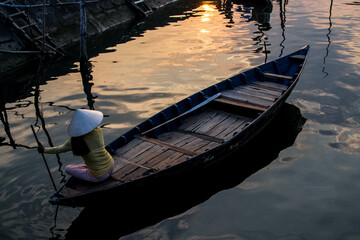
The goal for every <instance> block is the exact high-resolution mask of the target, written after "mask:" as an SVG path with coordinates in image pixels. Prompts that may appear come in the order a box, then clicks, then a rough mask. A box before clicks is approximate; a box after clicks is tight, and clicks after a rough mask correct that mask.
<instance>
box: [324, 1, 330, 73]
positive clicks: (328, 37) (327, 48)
mask: <svg viewBox="0 0 360 240" xmlns="http://www.w3.org/2000/svg"><path fill="white" fill-rule="evenodd" d="M332 7H333V0H331V2H330V10H329V28H328V30H329V31H328V33H327V34H326V37H327V40H328V45H327V46H326V50H325V52H326V54H325V56H324V61H323V68H322V72H323V73H324V78H326V77H327V76H328V75H329V73H328V72H326V71H325V68H326V58H327V57H328V56H329V48H330V44H331V39H330V34H331V27H332V22H331V14H332Z"/></svg>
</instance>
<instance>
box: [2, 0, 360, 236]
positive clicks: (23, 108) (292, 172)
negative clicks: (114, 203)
mask: <svg viewBox="0 0 360 240" xmlns="http://www.w3.org/2000/svg"><path fill="white" fill-rule="evenodd" d="M256 2H257V3H256V4H255V1H250V0H232V1H226V0H225V1H224V0H222V1H220V0H213V1H181V2H177V3H175V4H174V5H171V6H170V7H169V8H167V9H165V10H159V11H156V12H154V14H153V15H152V16H149V17H148V18H147V19H145V20H143V22H139V23H137V24H134V26H133V27H131V28H130V29H124V28H120V29H114V30H112V31H110V32H109V33H105V34H104V35H102V36H96V37H95V39H92V40H91V41H89V45H88V46H89V48H88V51H89V56H90V59H89V60H90V63H91V66H92V69H91V72H90V74H91V78H90V79H88V81H83V79H82V78H81V75H80V73H79V63H78V59H77V58H72V57H69V58H67V59H63V60H62V61H60V62H58V63H56V64H55V65H54V66H51V68H50V67H49V68H48V69H47V71H45V75H44V77H43V78H41V79H40V83H41V84H40V87H39V90H40V92H39V96H35V95H36V94H35V93H34V92H35V91H34V89H35V86H34V85H35V83H36V81H34V82H33V85H31V84H30V83H28V82H26V84H28V85H26V86H20V87H19V82H20V80H19V79H9V81H7V82H6V84H4V85H2V88H4V90H3V93H5V95H6V96H4V98H2V99H0V100H1V113H2V119H1V120H2V123H3V128H2V129H3V130H2V131H1V132H0V133H1V134H0V137H5V140H4V141H2V142H1V147H0V155H1V158H0V180H1V182H2V184H1V186H0V202H1V205H0V236H2V237H3V236H5V237H3V238H4V239H6V240H10V239H50V238H51V236H50V233H49V229H55V230H56V231H57V232H58V233H59V235H61V236H60V237H59V239H64V238H65V236H64V234H65V232H66V231H64V229H68V228H69V226H70V225H71V224H72V221H74V219H76V218H77V217H78V215H79V211H78V210H77V209H70V208H60V210H59V213H58V215H57V221H55V223H54V219H55V217H54V215H55V214H54V212H55V211H54V208H53V206H51V205H49V204H48V197H49V196H50V195H51V193H52V192H53V190H52V189H51V185H50V184H51V183H49V177H48V175H47V173H46V170H45V169H44V164H43V162H42V159H41V156H39V155H38V153H37V151H36V149H35V146H36V143H35V140H34V137H33V135H32V133H31V130H30V128H29V126H30V124H33V125H35V126H36V130H38V135H39V138H40V139H41V140H42V141H43V142H44V143H45V144H48V143H49V141H48V137H47V136H46V135H45V133H44V126H45V127H46V128H47V130H48V131H49V134H50V138H51V139H52V141H53V142H54V144H55V145H57V144H62V143H63V142H64V141H65V140H66V139H67V137H68V136H67V134H66V128H67V125H68V124H69V121H70V119H71V117H72V114H73V111H74V109H76V108H89V107H90V106H92V107H94V108H95V109H96V110H100V111H102V112H103V113H104V115H105V118H104V122H103V126H102V127H103V131H104V137H105V142H106V143H109V142H110V141H112V140H113V139H115V138H117V137H119V136H120V134H122V133H124V132H125V131H127V130H128V129H130V128H131V127H133V126H135V125H136V124H138V123H140V122H142V121H143V120H145V119H146V118H147V117H150V116H152V115H153V114H155V113H157V112H158V111H160V110H162V109H164V108H166V107H167V106H169V105H171V104H173V103H175V102H177V101H179V100H181V99H183V98H184V97H186V96H188V95H191V94H193V93H195V92H197V91H199V90H201V89H203V88H205V87H208V86H210V85H212V84H214V83H217V82H219V81H221V80H223V79H225V78H227V77H229V76H232V75H234V74H235V73H238V72H240V71H244V70H246V69H249V68H253V67H255V66H257V65H259V64H262V63H264V62H266V61H270V60H273V59H276V58H278V57H279V56H284V55H286V54H288V53H290V52H292V51H294V50H297V49H298V48H300V47H302V46H304V45H306V44H310V45H311V48H310V53H309V58H308V62H307V63H306V66H305V68H304V71H303V73H302V75H301V77H300V81H299V83H298V84H297V86H296V87H295V89H294V91H293V92H292V94H291V95H290V97H289V99H288V100H287V102H288V103H290V104H291V105H292V106H293V107H294V108H299V109H300V110H301V114H302V115H303V116H304V117H305V118H306V119H307V121H306V123H305V125H304V126H303V130H302V131H301V132H300V133H299V135H298V136H297V138H296V140H295V142H294V143H293V145H292V146H291V147H289V148H287V149H284V150H282V151H281V152H280V153H279V156H278V157H277V158H276V156H275V157H274V158H276V159H275V160H274V161H273V162H271V163H270V164H269V165H268V166H267V167H265V168H263V169H261V170H259V171H258V172H256V173H255V174H253V175H252V176H251V177H249V178H248V179H246V180H245V181H244V182H243V183H241V184H240V185H239V186H238V187H234V188H230V189H227V190H224V191H221V192H219V193H217V194H215V195H213V196H211V197H210V198H209V199H207V200H205V201H204V202H203V203H201V204H199V205H197V206H194V207H193V208H191V209H190V210H188V211H186V212H184V213H183V214H180V215H177V216H174V217H173V218H168V219H163V220H162V221H161V222H158V223H154V224H153V225H151V226H149V227H146V228H144V229H139V230H138V231H136V232H134V233H133V234H130V235H129V236H126V237H124V239H129V240H132V239H144V238H151V237H152V238H153V239H158V238H161V237H163V238H164V239H174V240H177V239H210V238H212V239H220V238H227V237H229V238H234V239H359V236H360V232H359V225H360V218H359V212H360V205H359V204H358V203H359V202H360V194H359V193H360V186H359V184H358V183H359V182H360V175H359V172H360V162H359V156H360V151H359V147H360V145H359V141H360V131H359V126H360V110H359V106H360V81H359V79H360V67H359V66H360V42H359V41H358V39H359V30H360V29H359V27H360V19H359V16H358V15H359V14H358V13H359V10H360V5H358V4H357V2H355V1H332V0H330V1H328V0H319V1H311V0H304V1H295V0H289V1H283V0H274V1H270V0H263V1H256ZM76 51H77V50H76ZM74 56H77V52H75V53H74ZM32 74H33V73H32ZM16 87H17V88H16ZM36 97H38V100H39V104H38V107H39V110H40V113H41V116H42V117H43V120H44V121H45V124H44V126H43V125H42V121H41V119H40V118H39V116H38V115H36V113H35V104H34V103H35V100H36ZM287 117H288V115H286V116H285V119H284V121H291V119H287ZM275 135H276V133H275ZM269 139H270V140H269V141H268V142H266V143H264V145H266V146H273V145H274V146H277V144H278V142H276V141H273V140H272V139H273V138H272V136H269ZM264 145H261V146H259V148H258V149H259V151H261V150H262V149H263V147H264ZM61 157H62V160H63V162H64V163H66V164H67V163H70V162H76V161H80V160H78V159H76V158H74V157H73V156H72V154H71V153H70V154H65V155H62V156H61ZM238 160H239V161H241V160H242V158H241V156H239V159H238ZM255 160H258V159H254V161H255ZM48 162H49V165H50V169H51V171H52V173H53V174H54V177H55V179H56V181H57V183H58V184H60V176H59V172H58V165H57V161H56V159H53V158H51V157H48ZM235 170H236V169H235ZM234 175H236V174H234ZM229 177H230V176H229ZM235 177H236V176H235ZM214 179H215V180H218V178H217V176H216V175H214ZM215 180H214V182H215ZM220 180H221V179H219V181H220ZM199 192H201V189H200V190H199ZM190 197H192V196H190ZM174 204H175V203H174ZM176 204H181V203H176ZM184 211H185V210H184ZM119 216H121V214H119ZM136 217H138V218H139V219H140V218H141V219H142V218H145V217H147V216H142V215H139V216H136ZM56 224H58V225H57V226H56V228H52V227H53V226H54V225H56ZM334 226H336V227H334ZM101 230H102V229H100V230H99V231H100V232H101ZM159 236H160V237H159Z"/></svg>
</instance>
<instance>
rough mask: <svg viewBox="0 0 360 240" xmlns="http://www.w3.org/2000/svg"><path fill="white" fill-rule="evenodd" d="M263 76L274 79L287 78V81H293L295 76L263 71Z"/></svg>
mask: <svg viewBox="0 0 360 240" xmlns="http://www.w3.org/2000/svg"><path fill="white" fill-rule="evenodd" d="M263 76H264V77H266V78H274V79H279V80H287V81H292V80H293V77H292V76H286V75H281V74H275V73H266V72H264V73H263Z"/></svg>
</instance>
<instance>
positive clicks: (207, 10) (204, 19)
mask: <svg viewBox="0 0 360 240" xmlns="http://www.w3.org/2000/svg"><path fill="white" fill-rule="evenodd" d="M201 8H203V9H204V11H205V12H204V15H203V16H202V18H201V21H202V22H209V21H210V17H211V16H212V15H213V13H214V11H215V9H214V8H212V7H210V6H209V5H208V4H204V5H202V6H201Z"/></svg>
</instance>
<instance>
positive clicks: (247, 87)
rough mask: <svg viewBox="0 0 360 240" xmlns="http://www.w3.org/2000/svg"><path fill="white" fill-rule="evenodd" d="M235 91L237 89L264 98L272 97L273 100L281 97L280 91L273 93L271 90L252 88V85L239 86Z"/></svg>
mask: <svg viewBox="0 0 360 240" xmlns="http://www.w3.org/2000/svg"><path fill="white" fill-rule="evenodd" d="M235 89H236V90H238V89H241V90H245V91H247V92H249V93H252V92H254V91H255V92H257V93H258V94H261V95H264V96H269V97H270V96H271V97H274V98H278V97H280V96H281V92H280V91H273V90H270V89H265V88H261V87H258V86H254V85H251V84H250V85H243V86H239V87H236V88H235Z"/></svg>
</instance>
